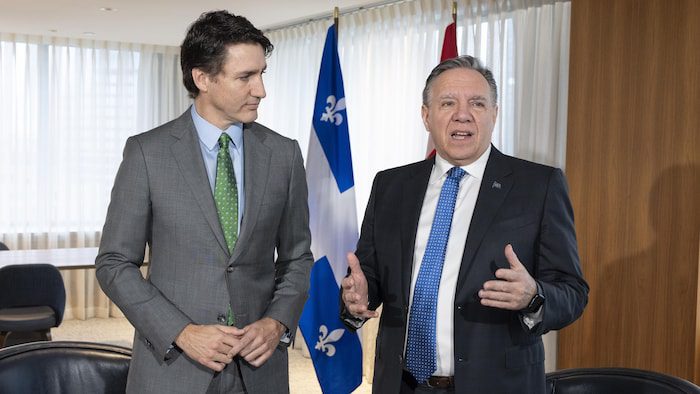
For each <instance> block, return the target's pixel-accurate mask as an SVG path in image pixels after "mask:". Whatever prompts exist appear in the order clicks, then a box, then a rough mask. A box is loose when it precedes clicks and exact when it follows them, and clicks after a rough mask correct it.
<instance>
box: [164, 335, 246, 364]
mask: <svg viewBox="0 0 700 394" xmlns="http://www.w3.org/2000/svg"><path fill="white" fill-rule="evenodd" d="M243 334H244V332H243V330H241V329H239V328H236V327H228V326H219V325H196V324H188V325H187V326H185V328H184V329H183V330H182V332H180V335H178V337H177V339H175V344H177V346H178V347H179V348H180V349H182V351H183V352H185V354H186V355H187V356H189V357H190V358H191V359H192V360H195V361H196V362H198V363H200V364H202V365H204V366H205V367H207V368H209V369H212V370H214V371H221V370H222V369H224V367H226V365H227V364H229V363H230V362H231V360H233V356H235V354H233V355H231V354H230V353H231V349H232V348H236V347H238V346H239V345H238V343H239V342H240V338H241V337H242V336H243Z"/></svg>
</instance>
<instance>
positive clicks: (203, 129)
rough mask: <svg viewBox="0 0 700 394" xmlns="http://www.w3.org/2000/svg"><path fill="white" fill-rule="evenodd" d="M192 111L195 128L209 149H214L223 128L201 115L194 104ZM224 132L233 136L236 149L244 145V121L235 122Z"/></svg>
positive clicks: (232, 139)
mask: <svg viewBox="0 0 700 394" xmlns="http://www.w3.org/2000/svg"><path fill="white" fill-rule="evenodd" d="M190 112H191V113H192V121H193V122H194V128H195V129H196V130H197V135H198V136H199V140H200V141H202V143H203V144H204V146H206V148H207V149H208V150H213V149H214V148H215V147H216V145H217V144H218V143H219V137H220V136H221V133H222V130H221V129H219V128H218V127H216V126H214V125H213V124H211V123H209V122H208V121H207V120H206V119H204V118H203V117H201V116H200V115H199V113H197V109H196V108H195V106H194V105H192V108H191V110H190ZM223 132H224V133H226V134H228V136H229V137H231V141H233V145H234V146H235V148H236V149H238V148H240V147H241V146H242V143H243V123H234V124H232V125H231V126H229V128H228V129H226V130H223Z"/></svg>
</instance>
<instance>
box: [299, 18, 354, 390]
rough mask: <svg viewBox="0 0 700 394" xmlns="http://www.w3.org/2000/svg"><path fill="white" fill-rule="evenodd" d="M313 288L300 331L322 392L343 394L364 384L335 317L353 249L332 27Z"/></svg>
mask: <svg viewBox="0 0 700 394" xmlns="http://www.w3.org/2000/svg"><path fill="white" fill-rule="evenodd" d="M306 179H307V182H308V185H309V223H310V227H311V251H312V252H313V254H314V256H315V257H316V258H317V259H318V260H316V262H315V264H314V266H313V268H312V269H311V287H310V290H309V299H308V300H307V301H306V305H305V307H304V311H303V313H302V315H301V320H300V322H299V327H300V328H301V332H302V335H303V336H304V340H305V341H306V345H307V346H308V348H309V352H310V353H311V359H312V361H313V363H314V368H315V369H316V376H317V377H318V381H319V383H320V385H321V389H322V390H323V392H324V393H325V394H346V393H350V392H352V391H353V390H354V389H355V388H357V387H358V386H359V385H360V383H361V382H362V347H361V345H360V339H359V337H358V335H357V333H355V332H352V331H349V330H347V329H346V328H345V326H344V325H343V322H342V321H341V320H340V317H339V312H340V311H339V305H340V282H341V280H342V279H343V277H344V276H345V274H346V272H347V268H348V264H347V259H346V254H347V253H348V252H351V251H354V250H355V247H356V245H357V239H358V232H357V215H356V208H355V181H354V179H353V174H352V156H351V154H350V136H349V134H348V118H347V113H346V111H345V90H344V89H343V76H342V74H341V71H340V60H339V58H338V49H337V47H336V38H335V26H331V27H330V28H329V29H328V33H327V35H326V44H325V46H324V48H323V58H322V59H321V71H320V74H319V76H318V87H317V89H316V103H315V105H314V115H313V121H312V123H311V136H310V138H309V152H308V155H307V158H306Z"/></svg>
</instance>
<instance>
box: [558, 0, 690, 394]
mask: <svg viewBox="0 0 700 394" xmlns="http://www.w3.org/2000/svg"><path fill="white" fill-rule="evenodd" d="M699 20H700V1H695V0H686V1H683V0H613V1H611V0H572V11H571V50H570V64H569V69H570V71H569V78H570V83H569V106H568V107H569V114H568V136H567V165H566V171H567V177H568V179H569V183H570V188H571V198H572V203H573V205H574V210H575V213H576V229H577V233H578V237H579V247H580V253H581V261H582V265H583V269H584V274H585V276H586V279H587V280H588V281H589V284H590V285H591V294H590V300H589V305H588V307H587V308H586V311H585V312H584V315H583V317H582V318H581V319H580V320H579V321H578V322H576V323H575V324H573V325H572V326H570V327H569V328H567V329H565V330H563V331H562V332H560V334H559V344H558V354H557V360H558V365H557V367H558V368H572V367H601V366H619V367H630V368H643V369H648V370H655V371H659V372H663V373H669V374H672V375H676V376H680V377H683V378H685V379H689V380H694V381H696V382H698V381H699V379H700V365H699V360H700V352H699V351H698V349H699V345H700V342H699V339H700V330H699V324H700V316H698V299H699V294H698V281H699V279H698V277H699V275H700V272H699V270H698V265H699V264H700V258H699V255H698V253H699V252H698V249H699V239H700V213H699V212H700V209H698V205H699V204H700V185H699V183H700V155H699V154H698V152H699V151H700V147H699V145H698V143H699V141H698V134H700V24H699V23H698V21H699Z"/></svg>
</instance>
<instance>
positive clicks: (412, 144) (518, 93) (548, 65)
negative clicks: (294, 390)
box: [259, 0, 571, 376]
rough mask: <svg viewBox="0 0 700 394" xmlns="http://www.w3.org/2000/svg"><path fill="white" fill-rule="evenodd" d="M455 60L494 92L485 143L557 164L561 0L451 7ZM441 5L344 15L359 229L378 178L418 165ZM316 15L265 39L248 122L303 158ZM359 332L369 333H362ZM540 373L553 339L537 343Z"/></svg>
mask: <svg viewBox="0 0 700 394" xmlns="http://www.w3.org/2000/svg"><path fill="white" fill-rule="evenodd" d="M457 8H458V16H457V25H458V29H457V34H458V37H457V43H458V50H459V53H460V54H468V55H473V56H476V57H478V58H480V59H481V60H482V61H483V62H484V63H485V64H486V65H487V66H488V67H490V68H491V69H492V70H493V72H494V74H495V77H496V81H497V83H498V87H499V96H500V97H499V106H500V111H499V121H498V123H497V125H496V129H495V131H494V136H493V143H494V144H495V145H496V147H498V148H499V149H500V150H502V151H503V152H505V153H507V154H511V155H514V156H517V157H521V158H524V159H529V160H535V161H538V162H541V163H546V164H551V165H556V166H559V167H563V165H564V155H565V151H566V111H567V88H568V58H569V52H568V48H569V20H570V18H569V17H570V10H571V4H570V3H569V2H568V1H558V0H462V1H458V5H457ZM451 10H452V1H446V0H414V1H404V2H397V3H393V4H389V5H385V6H380V7H376V8H371V9H366V10H360V11H357V12H354V13H351V14H349V15H343V16H341V18H340V23H339V39H338V50H339V53H340V60H341V67H342V70H343V79H344V82H345V93H346V105H347V114H348V122H349V127H350V140H351V147H352V156H353V168H354V173H355V190H356V196H357V208H358V209H357V212H358V220H359V221H360V222H361V220H362V216H363V215H364V209H365V206H366V204H367V200H368V199H369V193H370V188H371V185H372V180H373V178H374V175H375V174H376V173H377V171H380V170H383V169H386V168H389V167H394V166H399V165H403V164H407V163H410V162H414V161H418V160H420V159H422V158H423V156H424V154H425V149H426V143H427V133H426V131H425V129H424V127H423V124H422V121H421V119H420V106H421V92H422V89H423V86H424V84H425V78H426V77H427V76H428V74H429V72H430V70H431V69H432V68H433V67H434V66H435V65H436V64H437V62H438V59H439V56H440V49H441V45H442V38H443V35H444V29H445V27H446V26H447V25H448V24H449V23H450V22H451V21H452V15H451ZM331 23H332V20H330V19H328V20H321V21H316V22H311V23H307V24H303V25H298V26H293V27H289V28H283V29H279V30H274V31H270V32H268V36H269V37H270V39H271V41H272V43H273V44H274V45H275V50H274V51H273V53H272V55H271V57H270V58H269V59H268V71H267V74H266V75H265V84H266V88H267V93H268V97H266V98H265V99H264V100H263V101H262V105H261V108H260V118H259V121H260V122H261V123H263V124H266V125H267V126H269V127H271V128H272V129H274V130H277V131H279V132H280V133H282V134H284V135H287V136H289V137H291V138H295V139H297V140H298V141H299V143H300V145H301V146H302V151H304V153H306V152H305V151H306V147H307V146H308V140H309V132H310V130H311V114H312V111H313V103H314V98H315V92H316V85H317V78H318V72H319V66H320V61H321V52H322V46H323V42H324V39H325V32H326V29H327V27H328V26H330V24H331ZM369 328H370V329H369V330H366V332H365V341H364V350H365V353H366V355H368V356H366V357H365V365H366V368H365V372H366V375H369V376H371V367H372V365H371V364H372V356H373V342H374V340H373V338H372V335H373V334H372V331H373V329H376V327H372V325H371V324H370V327H369ZM368 332H369V334H368ZM545 343H546V349H547V361H546V368H547V370H552V369H554V366H555V360H556V353H555V351H556V337H555V336H552V335H549V336H548V337H546V338H545Z"/></svg>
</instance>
